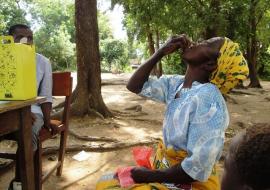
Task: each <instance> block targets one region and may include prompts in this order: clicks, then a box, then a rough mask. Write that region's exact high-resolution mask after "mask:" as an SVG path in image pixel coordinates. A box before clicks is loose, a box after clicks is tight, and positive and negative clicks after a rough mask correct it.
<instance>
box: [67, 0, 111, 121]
mask: <svg viewBox="0 0 270 190" xmlns="http://www.w3.org/2000/svg"><path fill="white" fill-rule="evenodd" d="M75 26H76V49H77V78H78V84H77V87H76V93H75V94H74V101H73V104H72V109H71V110H72V113H73V114H76V115H80V116H82V115H85V114H93V113H94V114H98V115H102V116H104V117H108V116H112V114H111V112H110V111H109V110H108V108H107V107H106V105H105V104H104V102H103V99H102V96H101V69H100V53H99V34H98V23H97V1H96V0H76V1H75Z"/></svg>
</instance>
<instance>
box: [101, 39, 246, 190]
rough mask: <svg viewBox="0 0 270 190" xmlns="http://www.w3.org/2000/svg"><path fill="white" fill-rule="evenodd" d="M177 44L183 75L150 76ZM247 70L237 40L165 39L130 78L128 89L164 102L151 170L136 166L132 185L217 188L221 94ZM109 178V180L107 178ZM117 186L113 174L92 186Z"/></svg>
mask: <svg viewBox="0 0 270 190" xmlns="http://www.w3.org/2000/svg"><path fill="white" fill-rule="evenodd" d="M179 49H180V50H181V53H182V60H183V62H184V63H185V64H187V71H186V74H185V76H184V77H181V76H179V75H175V76H171V77H167V76H163V77H161V78H159V79H152V78H149V75H150V72H151V70H152V69H153V67H154V66H155V65H156V64H157V63H158V62H159V61H160V60H161V58H162V57H164V56H166V55H168V54H170V53H173V52H175V51H177V50H179ZM247 75H248V67H247V63H246V61H245V59H244V58H243V56H242V53H241V51H240V50H239V47H238V45H237V44H236V43H233V42H232V41H231V40H229V39H227V38H219V37H217V38H212V39H209V40H206V41H203V42H201V43H198V44H193V43H191V42H190V40H189V39H188V38H187V37H186V36H185V35H180V36H178V37H173V38H171V39H170V40H168V41H167V42H166V43H165V44H164V45H163V46H162V47H161V48H160V49H159V50H158V51H157V52H156V53H155V54H154V55H153V56H152V57H151V58H150V59H148V60H147V61H146V62H145V63H144V64H143V65H141V66H140V67H139V68H138V69H137V70H136V72H135V73H134V74H133V76H132V77H131V78H130V80H129V82H128V85H127V88H128V90H130V91H131V92H134V93H137V94H139V95H141V96H145V97H149V98H151V99H153V100H156V101H161V102H163V103H165V104H166V106H167V109H166V112H165V118H164V122H163V138H164V139H163V140H164V144H163V143H160V144H159V146H158V150H157V153H156V156H155V159H154V163H153V167H154V170H149V169H146V168H140V167H136V168H134V169H132V170H131V177H132V178H133V180H134V182H135V183H136V185H134V187H131V189H132V188H134V189H136V190H137V189H177V188H178V189H193V190H218V189H220V183H219V180H218V179H219V176H218V174H217V171H216V169H215V166H214V165H215V163H216V162H217V161H218V160H219V158H220V155H221V151H222V149H223V144H224V133H225V129H226V128H227V127H228V124H229V115H228V111H227V107H226V103H225V101H224V99H223V96H222V94H221V93H220V91H221V92H222V93H223V94H226V93H228V92H229V91H230V90H231V89H232V88H233V87H234V86H235V85H236V84H237V83H238V82H239V81H240V80H244V79H245V78H246V77H247ZM110 180H111V181H110ZM110 188H114V189H117V188H119V189H121V187H120V186H119V183H118V181H117V179H109V178H108V176H107V178H101V180H100V181H99V182H98V184H97V187H96V189H98V190H100V189H110Z"/></svg>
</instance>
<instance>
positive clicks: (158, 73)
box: [156, 29, 163, 78]
mask: <svg viewBox="0 0 270 190" xmlns="http://www.w3.org/2000/svg"><path fill="white" fill-rule="evenodd" d="M159 39H160V35H159V31H158V29H157V30H156V50H158V49H159ZM162 73H163V71H162V64H161V61H159V62H158V63H157V77H158V78H159V77H161V76H162Z"/></svg>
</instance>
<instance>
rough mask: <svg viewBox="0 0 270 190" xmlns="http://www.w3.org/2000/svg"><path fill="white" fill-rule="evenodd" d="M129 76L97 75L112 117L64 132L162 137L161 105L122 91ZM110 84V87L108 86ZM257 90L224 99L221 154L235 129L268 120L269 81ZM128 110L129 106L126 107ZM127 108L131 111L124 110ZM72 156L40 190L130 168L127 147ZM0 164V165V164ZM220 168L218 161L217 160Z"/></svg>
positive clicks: (3, 183)
mask: <svg viewBox="0 0 270 190" xmlns="http://www.w3.org/2000/svg"><path fill="white" fill-rule="evenodd" d="M129 76H130V75H127V74H124V75H123V74H121V75H112V74H105V75H102V78H103V82H104V83H105V84H106V85H103V87H102V95H103V98H104V101H105V103H106V105H107V106H108V107H109V108H110V110H112V111H113V113H114V114H115V118H111V119H105V120H102V119H94V118H91V117H88V116H85V117H84V118H72V119H71V121H70V129H71V130H73V131H74V132H76V133H77V134H79V135H87V136H97V137H108V138H114V139H117V140H118V141H120V142H123V143H133V142H142V141H153V138H158V137H162V133H161V130H162V120H163V113H164V110H165V106H164V105H163V104H160V103H156V102H153V101H151V100H147V99H144V98H142V97H139V96H137V95H134V94H132V93H130V92H128V91H127V90H126V88H125V85H124V83H125V82H126V81H127V79H128V78H129ZM111 83H113V85H111ZM261 84H262V86H263V89H247V90H246V89H237V90H235V91H234V92H233V93H232V94H231V95H230V96H229V98H228V100H227V105H228V109H229V112H230V117H231V121H230V127H229V128H228V130H227V131H226V137H227V138H226V144H225V149H224V155H225V153H226V150H227V147H228V144H229V142H230V139H231V137H233V136H234V135H235V134H236V133H238V132H239V131H240V130H243V129H245V128H246V127H248V126H252V124H253V123H256V122H265V123H269V122H270V117H269V116H270V82H262V83H261ZM132 107H134V108H132ZM127 108H131V109H127ZM58 140H59V138H56V139H52V140H50V142H48V143H46V144H45V146H54V145H56V142H58ZM110 144H111V143H108V142H89V141H82V140H78V139H77V138H75V137H73V136H69V139H68V145H87V146H95V147H97V146H107V145H110ZM15 148H16V144H15V143H13V142H10V141H9V142H8V141H3V142H1V143H0V149H1V150H15ZM77 153H78V152H68V153H67V154H66V157H65V164H64V169H63V174H62V176H61V177H56V176H55V175H53V176H51V177H50V178H49V179H48V180H47V181H46V182H45V184H44V186H43V189H44V190H54V189H57V190H58V189H59V190H60V189H65V190H66V189H67V190H73V189H76V190H77V189H78V190H92V189H95V184H96V181H97V179H98V178H99V176H101V175H102V174H103V173H105V172H108V171H115V170H116V169H117V168H118V167H119V166H128V165H135V163H134V161H133V158H132V154H131V148H125V149H121V148H119V149H118V150H114V151H109V152H92V151H88V153H89V154H90V157H89V159H87V160H85V161H81V162H79V161H77V160H74V159H73V158H72V157H73V156H74V155H75V154H77ZM54 158H55V156H54V155H49V156H44V158H43V163H44V164H43V165H44V168H45V169H46V168H48V167H50V165H52V163H54V162H55V161H50V160H54ZM1 164H4V161H0V166H1ZM220 166H221V167H222V161H221V162H220ZM13 176H14V166H11V167H9V168H5V169H2V170H0V189H1V190H2V189H7V186H8V184H9V181H10V180H11V179H12V178H13Z"/></svg>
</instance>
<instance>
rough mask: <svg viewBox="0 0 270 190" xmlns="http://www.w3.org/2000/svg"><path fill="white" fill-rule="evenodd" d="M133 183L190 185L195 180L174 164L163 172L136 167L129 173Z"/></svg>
mask: <svg viewBox="0 0 270 190" xmlns="http://www.w3.org/2000/svg"><path fill="white" fill-rule="evenodd" d="M131 176H132V178H133V180H134V182H135V183H151V182H158V183H174V184H190V183H192V182H194V181H195V180H194V179H192V178H191V177H190V176H189V175H187V174H186V173H185V171H184V170H183V169H182V167H181V165H180V164H176V165H174V166H172V167H171V168H168V169H165V170H149V169H146V168H143V167H141V168H139V167H136V168H134V169H133V170H132V171H131Z"/></svg>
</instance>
